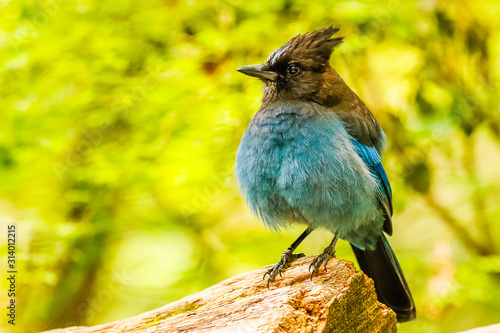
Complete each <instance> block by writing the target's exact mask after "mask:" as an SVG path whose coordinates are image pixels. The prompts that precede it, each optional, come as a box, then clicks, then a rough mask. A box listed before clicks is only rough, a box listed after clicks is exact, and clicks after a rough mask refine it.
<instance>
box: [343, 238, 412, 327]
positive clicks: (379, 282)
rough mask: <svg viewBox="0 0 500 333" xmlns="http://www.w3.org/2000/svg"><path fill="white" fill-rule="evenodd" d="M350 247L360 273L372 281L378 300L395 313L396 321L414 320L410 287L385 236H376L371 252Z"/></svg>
mask: <svg viewBox="0 0 500 333" xmlns="http://www.w3.org/2000/svg"><path fill="white" fill-rule="evenodd" d="M351 247H352V249H353V251H354V254H355V255H356V259H357V260H358V263H359V266H360V267H361V270H362V271H363V272H364V273H365V274H366V275H368V276H369V277H370V278H372V279H373V281H374V282H375V290H376V292H377V298H378V300H379V301H380V302H382V303H384V304H385V305H387V306H388V307H390V308H391V309H392V310H394V312H396V315H397V318H398V321H399V322H405V321H412V320H413V319H415V317H416V315H417V311H416V309H415V303H414V302H413V298H412V296H411V292H410V288H409V287H408V284H407V283H406V280H405V277H404V275H403V271H402V270H401V266H399V262H398V259H397V258H396V255H395V254H394V251H392V249H391V246H390V245H389V242H388V241H387V239H386V238H385V236H384V235H382V236H380V238H379V240H378V243H377V248H376V249H375V250H360V249H358V248H357V247H355V246H354V245H352V244H351Z"/></svg>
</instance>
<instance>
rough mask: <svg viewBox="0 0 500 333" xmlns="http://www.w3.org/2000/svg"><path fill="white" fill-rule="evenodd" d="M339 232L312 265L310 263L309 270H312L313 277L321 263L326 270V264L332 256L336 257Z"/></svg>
mask: <svg viewBox="0 0 500 333" xmlns="http://www.w3.org/2000/svg"><path fill="white" fill-rule="evenodd" d="M337 240H338V238H337V234H335V236H333V240H332V242H331V243H330V245H328V246H327V247H326V248H325V249H324V250H323V253H321V254H320V255H319V256H317V257H316V258H315V259H314V260H313V262H312V263H311V265H309V272H311V279H312V278H313V276H314V274H316V273H317V272H318V271H319V268H320V267H321V265H323V267H324V268H325V271H326V264H327V263H328V261H329V260H330V259H332V258H335V245H336V244H337Z"/></svg>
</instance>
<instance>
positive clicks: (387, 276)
mask: <svg viewBox="0 0 500 333" xmlns="http://www.w3.org/2000/svg"><path fill="white" fill-rule="evenodd" d="M338 30H339V29H338V28H336V27H333V26H330V27H327V28H324V29H321V30H317V31H314V32H311V33H307V34H303V35H297V36H295V37H293V38H292V39H290V41H288V43H286V44H285V45H284V46H282V47H280V48H279V49H277V50H276V51H274V52H273V53H272V54H271V55H270V56H269V58H268V59H267V61H266V62H265V63H264V64H262V65H252V66H243V67H240V68H238V71H239V72H241V73H243V74H246V75H249V76H254V77H257V78H259V79H261V80H262V82H263V85H264V91H263V97H262V106H261V107H260V109H259V110H258V112H257V113H256V114H255V116H254V118H253V119H252V121H251V122H250V124H249V126H248V128H247V130H246V132H245V134H244V135H243V138H242V139H241V143H240V146H239V148H238V152H237V154H236V168H235V175H236V177H237V178H238V181H239V183H240V186H241V190H242V192H243V193H244V195H245V196H246V199H247V202H248V205H249V206H250V208H251V209H252V211H253V212H254V213H255V214H256V215H257V216H258V217H260V218H261V219H262V220H263V221H264V223H265V224H266V225H267V226H269V227H270V228H271V229H274V230H277V229H280V227H283V226H286V225H289V224H290V223H293V222H299V223H302V224H305V225H306V226H307V229H306V230H305V231H304V232H303V233H302V234H301V235H300V237H299V238H298V239H297V240H296V241H295V242H294V243H293V244H292V245H291V246H290V247H289V248H288V249H287V250H286V251H285V252H284V253H283V255H282V256H281V260H280V261H279V262H278V263H277V264H276V265H274V266H273V267H272V268H271V269H270V270H269V271H268V272H267V273H266V275H264V278H265V277H266V276H268V280H267V285H268V287H269V283H270V282H274V281H275V278H276V276H277V275H278V274H279V275H282V273H283V272H284V270H285V269H286V268H287V267H289V266H290V263H291V262H292V261H293V260H294V259H296V258H299V257H302V256H304V254H302V253H300V254H294V253H293V251H295V249H296V248H297V246H298V245H299V244H300V243H301V242H302V241H303V240H304V239H305V238H306V237H307V235H309V234H310V233H311V232H312V231H313V230H314V229H316V228H319V227H321V228H324V229H327V230H330V231H331V232H332V233H334V235H335V236H334V238H333V240H332V242H331V244H330V245H329V246H328V247H326V248H325V250H324V252H323V253H322V254H320V255H319V256H318V257H317V258H315V260H314V261H313V262H312V264H311V266H310V267H309V270H310V272H311V278H312V277H313V275H314V274H315V273H317V272H318V270H319V268H320V267H321V265H324V267H325V270H326V264H327V262H328V260H330V259H331V258H333V257H335V244H336V242H337V239H339V238H341V239H344V240H347V241H348V242H349V243H350V244H351V246H352V249H353V250H354V253H355V255H356V258H357V260H358V262H359V265H360V267H361V269H362V270H363V271H364V272H365V273H366V274H367V275H368V276H369V277H370V278H372V279H373V281H374V282H375V289H376V292H377V296H378V299H379V301H381V302H382V303H384V304H386V305H388V306H389V307H390V308H392V309H393V310H394V311H395V312H396V314H397V318H398V321H400V322H402V321H410V320H413V319H414V318H415V316H416V310H415V304H414V302H413V298H412V296H411V293H410V289H409V288H408V284H407V283H406V280H405V277H404V275H403V272H402V270H401V267H400V266H399V263H398V260H397V259H396V256H395V254H394V252H393V250H392V249H391V247H390V246H389V243H388V242H387V239H386V237H385V236H384V232H386V233H387V234H389V235H391V234H392V222H391V216H392V191H391V186H390V184H389V180H388V179H387V175H386V173H385V171H384V167H383V166H382V163H381V159H380V156H381V155H382V151H383V150H384V149H385V145H386V142H385V141H386V138H385V134H384V131H383V130H382V128H381V127H380V125H379V124H378V122H377V120H375V118H374V116H373V115H372V114H371V112H370V111H369V110H368V109H367V107H366V106H365V104H364V103H363V102H362V101H361V99H360V98H359V97H358V96H357V95H356V94H355V93H354V92H353V91H352V90H351V89H350V88H349V87H348V86H347V85H346V84H345V83H344V81H343V80H342V79H341V78H340V76H339V75H338V74H337V72H336V71H335V70H334V69H333V68H332V67H330V64H329V61H330V56H331V53H332V51H333V48H334V47H335V46H336V45H338V44H340V43H341V42H342V39H343V38H344V37H333V35H335V34H336V33H337V32H338Z"/></svg>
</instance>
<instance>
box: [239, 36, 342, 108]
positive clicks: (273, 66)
mask: <svg viewBox="0 0 500 333" xmlns="http://www.w3.org/2000/svg"><path fill="white" fill-rule="evenodd" d="M338 31H339V28H337V27H332V26H329V27H326V28H324V29H321V30H316V31H313V32H311V33H307V34H303V35H297V36H295V37H293V38H292V39H290V40H289V41H288V43H286V44H285V45H283V46H282V47H280V48H279V49H277V50H276V51H274V52H273V53H272V54H271V55H270V56H269V58H268V59H267V60H266V62H265V63H264V64H261V65H251V66H243V67H240V68H238V71H239V72H241V73H243V74H246V75H249V76H254V77H257V78H259V79H261V80H262V81H263V83H264V96H263V99H264V101H266V100H267V101H269V100H274V99H279V98H283V99H288V98H291V99H297V98H298V99H308V98H311V97H312V96H314V95H315V94H317V93H318V92H319V90H320V89H321V88H322V86H323V82H324V78H323V75H324V74H325V73H326V72H327V71H328V69H329V68H330V56H331V54H332V51H333V48H334V47H335V46H337V45H338V44H340V43H341V42H342V39H343V38H344V37H343V36H341V37H333V35H334V34H336V33H337V32H338Z"/></svg>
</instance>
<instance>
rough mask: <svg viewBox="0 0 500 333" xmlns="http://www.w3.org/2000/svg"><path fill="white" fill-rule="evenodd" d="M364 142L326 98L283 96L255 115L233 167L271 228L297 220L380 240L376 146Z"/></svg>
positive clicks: (362, 244)
mask: <svg viewBox="0 0 500 333" xmlns="http://www.w3.org/2000/svg"><path fill="white" fill-rule="evenodd" d="M358 145H359V144H358ZM363 147H364V146H362V147H361V148H360V147H358V146H357V145H356V142H355V141H354V140H353V138H352V137H351V136H350V135H349V134H347V132H346V130H345V124H344V123H343V122H342V121H341V119H340V118H339V117H338V116H337V115H336V114H334V113H333V112H331V111H329V110H327V109H326V108H324V107H322V106H321V105H319V104H316V103H308V102H299V101H293V102H279V103H276V104H271V105H268V106H267V107H266V108H265V109H261V110H259V112H258V113H257V114H256V115H255V117H254V118H253V119H252V121H251V123H250V125H249V127H248V129H247V130H246V132H245V134H244V135H243V138H242V140H241V143H240V146H239V148H238V152H237V155H236V169H235V175H236V177H237V178H238V181H239V183H240V187H241V190H242V192H243V193H244V195H245V196H246V199H247V202H248V205H249V206H250V208H251V209H252V211H253V212H254V213H255V214H256V215H257V216H258V217H259V218H260V219H262V220H263V221H264V223H265V224H266V225H267V226H268V227H270V228H271V229H275V230H277V229H280V228H282V227H286V226H288V225H290V224H291V223H292V222H299V223H304V224H307V225H311V226H314V227H323V228H325V229H328V230H330V231H332V232H337V233H338V235H339V237H340V238H343V239H346V240H348V241H350V242H351V243H353V244H354V245H356V246H358V247H359V248H361V249H364V248H374V246H375V244H376V239H377V237H378V236H379V235H380V234H381V233H382V227H383V223H384V214H383V212H382V211H381V209H380V204H379V200H380V199H379V197H380V193H381V188H380V184H381V182H380V181H379V178H380V177H378V176H377V175H376V170H377V163H375V162H376V160H377V157H378V154H377V155H376V156H375V155H373V152H372V150H370V149H364V148H363ZM375 154H376V151H375ZM378 161H380V157H378ZM372 162H373V163H372ZM372 164H373V165H372ZM380 166H381V164H380ZM373 167H374V168H373ZM374 170H375V171H374ZM382 171H383V168H382ZM383 174H384V175H385V172H383ZM385 179H387V176H385ZM382 183H383V182H382ZM387 184H388V182H387ZM389 190H390V187H389Z"/></svg>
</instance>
